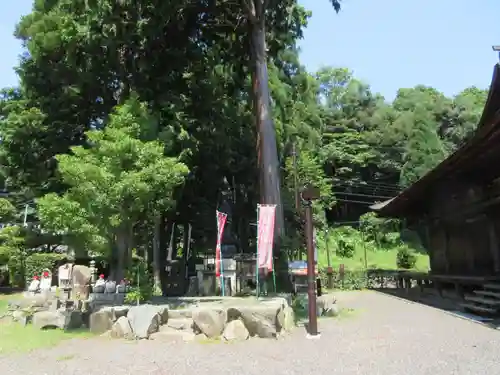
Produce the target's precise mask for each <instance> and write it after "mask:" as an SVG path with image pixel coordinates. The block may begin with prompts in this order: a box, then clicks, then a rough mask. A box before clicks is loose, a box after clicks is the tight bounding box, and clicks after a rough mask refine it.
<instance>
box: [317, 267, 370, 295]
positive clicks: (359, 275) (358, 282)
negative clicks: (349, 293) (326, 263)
mask: <svg viewBox="0 0 500 375" xmlns="http://www.w3.org/2000/svg"><path fill="white" fill-rule="evenodd" d="M320 278H321V285H323V286H324V287H327V286H328V274H327V273H326V269H320ZM332 281H333V287H334V289H339V290H361V289H364V288H366V287H367V276H366V271H365V270H345V272H344V275H343V277H342V275H341V274H340V273H339V272H338V271H335V272H334V273H333V275H332Z"/></svg>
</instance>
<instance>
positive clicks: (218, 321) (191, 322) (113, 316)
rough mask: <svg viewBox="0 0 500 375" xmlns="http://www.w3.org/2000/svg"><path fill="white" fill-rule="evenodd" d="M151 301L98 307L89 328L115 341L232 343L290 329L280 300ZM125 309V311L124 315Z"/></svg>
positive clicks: (283, 300) (290, 319)
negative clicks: (220, 340) (201, 340)
mask: <svg viewBox="0 0 500 375" xmlns="http://www.w3.org/2000/svg"><path fill="white" fill-rule="evenodd" d="M154 302H155V303H156V304H147V305H140V306H133V307H126V306H121V307H119V308H118V309H117V308H116V307H106V308H102V309H101V310H99V311H97V312H95V313H93V314H92V315H91V316H90V329H91V330H92V331H93V332H95V333H101V332H107V331H108V330H109V333H108V334H109V335H110V336H111V337H114V338H128V339H146V338H149V339H151V340H176V339H178V340H183V341H190V340H194V339H196V338H202V339H204V338H208V339H215V338H222V339H224V340H228V341H235V340H246V339H248V338H249V337H252V336H255V337H261V338H276V337H277V336H278V335H280V334H282V333H284V332H286V331H291V330H292V329H293V328H294V327H295V318H294V312H293V309H292V308H291V306H290V303H289V300H288V299H287V298H284V297H274V298H260V299H256V298H252V297H249V298H235V297H226V298H224V297H184V298H167V299H156V300H155V301H154ZM162 302H163V303H162ZM166 302H168V303H166ZM124 309H128V311H127V312H126V314H125V311H124Z"/></svg>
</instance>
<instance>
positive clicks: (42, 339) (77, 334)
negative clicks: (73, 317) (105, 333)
mask: <svg viewBox="0 0 500 375" xmlns="http://www.w3.org/2000/svg"><path fill="white" fill-rule="evenodd" d="M92 336H93V335H92V334H91V333H90V332H89V331H88V330H75V331H71V332H65V331H63V330H60V329H51V330H39V329H37V328H35V327H33V326H31V325H28V326H26V327H24V326H23V325H21V324H19V323H14V322H12V323H1V325H0V355H1V354H10V353H25V352H29V351H31V350H34V349H39V348H47V347H53V346H56V345H58V344H59V343H61V342H62V341H64V340H69V339H73V338H89V337H92Z"/></svg>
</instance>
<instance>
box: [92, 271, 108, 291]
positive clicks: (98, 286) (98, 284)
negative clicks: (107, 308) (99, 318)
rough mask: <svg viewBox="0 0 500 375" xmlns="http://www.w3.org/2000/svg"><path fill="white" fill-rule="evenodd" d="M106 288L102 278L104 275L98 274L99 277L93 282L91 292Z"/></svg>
mask: <svg viewBox="0 0 500 375" xmlns="http://www.w3.org/2000/svg"><path fill="white" fill-rule="evenodd" d="M105 288H106V281H105V280H104V275H103V274H101V275H99V278H98V279H97V281H96V282H95V285H94V288H93V292H94V293H104V289H105Z"/></svg>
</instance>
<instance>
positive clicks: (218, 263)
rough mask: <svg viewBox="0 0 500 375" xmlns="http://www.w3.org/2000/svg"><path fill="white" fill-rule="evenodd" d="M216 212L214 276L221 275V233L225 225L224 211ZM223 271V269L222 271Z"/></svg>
mask: <svg viewBox="0 0 500 375" xmlns="http://www.w3.org/2000/svg"><path fill="white" fill-rule="evenodd" d="M216 212H217V245H216V246H215V276H216V277H220V275H221V259H222V254H221V242H222V234H223V233H224V226H225V225H226V219H227V215H226V214H225V213H224V212H219V211H216ZM222 272H224V271H222Z"/></svg>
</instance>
